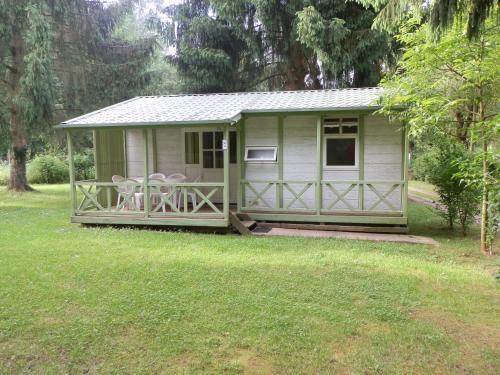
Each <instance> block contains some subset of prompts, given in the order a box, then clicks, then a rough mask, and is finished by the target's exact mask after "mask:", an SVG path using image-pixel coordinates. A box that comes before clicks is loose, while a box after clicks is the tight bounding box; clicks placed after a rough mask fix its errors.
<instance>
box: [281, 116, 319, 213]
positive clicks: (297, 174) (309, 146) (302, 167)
mask: <svg viewBox="0 0 500 375" xmlns="http://www.w3.org/2000/svg"><path fill="white" fill-rule="evenodd" d="M316 123H317V117H315V116H290V117H285V118H284V120H283V179H284V180H291V181H316ZM290 188H291V189H292V190H294V191H295V193H297V194H298V193H299V192H300V191H302V189H303V188H305V184H290ZM301 198H302V200H303V201H304V202H305V203H306V205H307V206H308V208H309V209H314V207H315V204H316V203H315V202H316V193H315V187H314V186H311V187H309V189H308V190H307V191H306V192H305V193H304V194H303V195H302V197H301ZM294 199H295V198H294V196H293V194H291V193H290V192H289V191H288V190H287V189H286V188H285V189H284V191H283V205H284V207H286V206H288V204H289V203H290V202H291V201H293V200H294ZM291 208H299V209H303V208H304V205H303V204H302V203H301V202H299V201H298V200H297V201H295V202H294V203H293V204H292V206H291Z"/></svg>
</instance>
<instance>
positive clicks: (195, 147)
mask: <svg viewBox="0 0 500 375" xmlns="http://www.w3.org/2000/svg"><path fill="white" fill-rule="evenodd" d="M184 158H185V161H186V164H200V136H199V133H198V132H185V133H184Z"/></svg>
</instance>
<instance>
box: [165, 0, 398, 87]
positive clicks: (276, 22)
mask: <svg viewBox="0 0 500 375" xmlns="http://www.w3.org/2000/svg"><path fill="white" fill-rule="evenodd" d="M311 4H312V5H313V6H314V8H307V7H308V6H309V5H311ZM307 9H314V11H315V12H316V13H315V14H312V15H311V12H308V11H306V10H307ZM164 13H166V14H167V15H168V16H169V18H170V21H169V22H167V24H166V25H163V28H162V31H163V34H164V35H165V36H166V37H167V41H168V43H170V44H171V45H173V46H175V48H176V56H173V57H172V58H171V59H172V62H173V63H174V64H175V65H176V66H177V68H178V70H179V73H180V75H181V77H182V78H183V81H184V83H185V89H186V90H187V91H195V92H214V91H246V90H255V89H267V90H282V89H287V90H301V89H306V88H309V89H317V88H321V87H344V86H354V87H359V86H367V85H374V84H377V83H378V81H379V79H380V75H381V71H382V67H383V65H384V63H387V61H389V58H388V57H389V56H391V55H392V45H391V43H390V39H389V37H388V35H387V34H386V33H385V32H381V31H377V30H371V29H370V27H371V24H372V22H373V19H374V17H375V12H374V11H373V9H365V8H364V7H363V6H361V5H359V4H356V3H354V2H345V1H344V0H329V1H318V0H315V1H310V0H288V1H281V0H236V1H228V0H185V1H184V2H183V3H182V4H180V5H176V6H171V7H168V8H167V9H166V10H165V11H164ZM316 15H317V16H318V17H316V18H314V17H313V16H316ZM317 18H320V22H321V23H322V25H324V29H327V28H328V27H329V26H328V25H329V24H330V22H337V20H338V22H337V25H341V27H340V26H339V27H334V28H330V29H328V30H327V31H321V30H320V31H318V32H317V33H315V32H316V31H317V29H315V28H314V27H312V30H311V28H310V27H309V25H313V26H321V25H316V24H317V22H316V21H317ZM326 34H327V37H328V38H327V39H328V40H327V41H323V37H324V36H325V35H326ZM320 54H321V56H319V55H320ZM318 57H320V58H319V59H318ZM327 57H328V59H327ZM385 65H387V64H385Z"/></svg>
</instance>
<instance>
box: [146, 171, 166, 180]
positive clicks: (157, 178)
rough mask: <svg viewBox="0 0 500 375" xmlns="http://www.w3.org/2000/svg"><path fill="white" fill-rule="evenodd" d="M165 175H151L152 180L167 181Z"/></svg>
mask: <svg viewBox="0 0 500 375" xmlns="http://www.w3.org/2000/svg"><path fill="white" fill-rule="evenodd" d="M165 178H166V177H165V175H164V174H163V173H153V174H151V175H149V179H150V180H159V179H165Z"/></svg>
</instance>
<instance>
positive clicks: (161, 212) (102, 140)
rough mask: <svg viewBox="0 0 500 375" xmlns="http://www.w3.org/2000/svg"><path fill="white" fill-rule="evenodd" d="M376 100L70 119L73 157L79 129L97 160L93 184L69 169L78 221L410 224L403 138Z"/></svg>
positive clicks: (307, 99)
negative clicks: (89, 135) (237, 218)
mask: <svg viewBox="0 0 500 375" xmlns="http://www.w3.org/2000/svg"><path fill="white" fill-rule="evenodd" d="M380 94H381V89H380V88H363V89H341V90H317V91H292V92H290V91H284V92H259V93H232V94H205V95H201V94H200V95H172V96H155V97H137V98H134V99H131V100H128V101H125V102H122V103H119V104H116V105H114V106H111V107H107V108H104V109H102V110H99V111H96V112H93V113H90V114H87V115H84V116H81V117H78V118H76V119H73V120H69V121H66V122H64V123H62V124H61V125H59V126H58V127H59V128H63V129H66V130H67V132H68V146H69V150H70V153H71V151H72V138H71V132H72V131H74V130H75V129H88V130H91V131H93V133H94V147H95V155H96V179H95V180H92V181H75V180H74V175H73V173H71V175H72V176H71V186H72V188H71V191H72V208H73V210H72V221H73V222H78V223H102V224H147V225H173V226H189V225H193V226H212V227H226V226H229V225H230V221H231V220H230V219H231V216H232V214H231V213H232V212H234V213H235V214H240V215H245V216H246V217H248V218H250V219H252V220H256V221H271V222H272V221H274V222H276V221H277V222H300V223H336V224H350V225H352V224H363V225H390V226H406V225H407V153H408V151H407V150H408V142H407V135H406V132H405V129H404V127H403V126H401V125H400V124H394V123H390V122H389V121H388V119H387V118H385V117H382V116H380V115H377V114H374V112H375V111H376V110H377V109H379V108H380V104H379V103H380ZM70 159H72V157H71V155H70ZM71 164H72V163H70V166H71ZM113 176H115V178H113ZM117 176H121V177H122V179H120V178H118V177H117Z"/></svg>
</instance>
